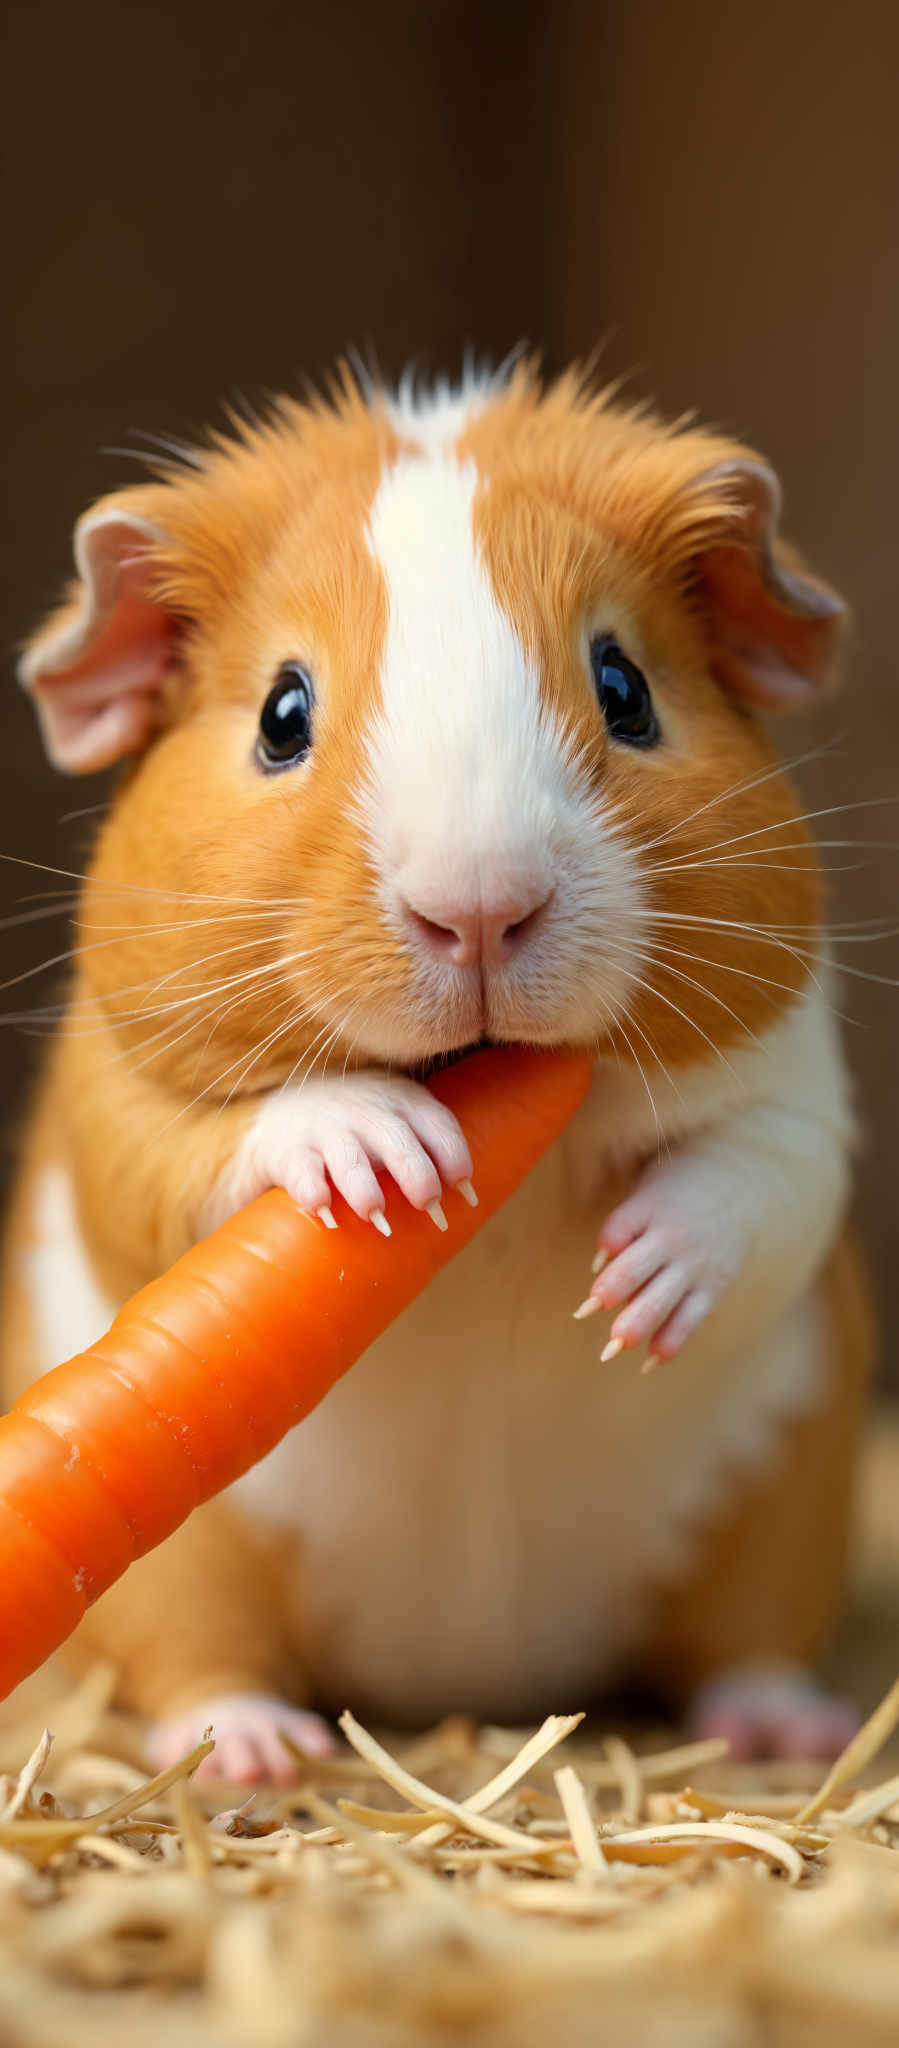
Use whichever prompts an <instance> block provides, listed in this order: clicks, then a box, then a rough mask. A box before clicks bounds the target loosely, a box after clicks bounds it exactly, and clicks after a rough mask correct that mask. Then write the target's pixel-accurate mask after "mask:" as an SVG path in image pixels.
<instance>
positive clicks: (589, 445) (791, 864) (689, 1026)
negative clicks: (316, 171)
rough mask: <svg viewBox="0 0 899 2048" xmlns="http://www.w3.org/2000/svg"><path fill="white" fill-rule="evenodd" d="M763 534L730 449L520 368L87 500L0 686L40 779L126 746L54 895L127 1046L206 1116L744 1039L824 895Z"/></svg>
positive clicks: (777, 587) (795, 683)
mask: <svg viewBox="0 0 899 2048" xmlns="http://www.w3.org/2000/svg"><path fill="white" fill-rule="evenodd" d="M778 516H779V493H778V487H777V484H776V481H775V479H774V477H773V475H772V473H771V472H770V470H769V469H768V468H767V466H766V465H765V464H764V463H762V462H761V461H760V460H759V459H758V458H757V457H755V456H753V455H752V454H750V453H748V452H747V451H745V450H743V449H742V448H740V447H739V446H737V445H736V444H734V443H731V442H728V441H726V440H723V439H721V438H718V437H715V436H711V435H707V434H705V433H703V432H701V431H698V430H675V429H672V428H669V427H666V426H664V425H663V424H661V423H660V422H658V421H657V420H656V419H654V418H653V417H651V416H650V415H648V414H645V413H641V412H639V411H627V410H624V409H621V408H619V407H616V406H615V405H614V404H613V403H611V402H610V401H609V400H608V398H607V397H606V396H604V395H603V394H592V393H590V392H589V391H588V390H587V389H586V388H585V387H584V385H583V383H582V382H581V381H579V380H578V379H577V378H576V377H575V376H574V375H571V376H568V377H566V378H563V379H562V380H561V381H560V382H559V383H557V384H555V385H554V386H551V387H550V388H549V389H548V390H543V389H542V388H541V387H540V385H539V383H538V381H537V380H536V378H535V377H534V376H533V375H532V374H531V373H530V371H528V370H526V369H519V370H517V371H516V372H514V373H513V375H512V376H511V378H510V379H508V380H506V381H504V382H496V381H494V382H490V381H489V380H488V381H485V382H483V383H480V384H479V383H473V384H471V385H463V387H462V388H461V389H460V390H459V391H456V392H450V391H447V390H443V389H439V390H438V391H437V392H436V393H434V394H431V395H429V396H424V397H421V398H419V397H417V396H416V395H415V394H414V393H413V392H412V391H411V390H410V389H408V388H405V387H403V388H401V391H400V394H399V396H398V398H395V399H394V398H389V397H388V396H387V395H385V394H382V393H379V392H375V393H373V394H371V395H369V396H367V397H363V395H361V394H360V393H358V392H357V391H355V390H354V389H353V388H351V387H350V386H349V385H345V386H343V387H341V388H340V389H339V390H338V392H337V394H336V396H335V398H334V401H333V403H331V404H329V405H310V406H301V405H298V404H293V403H290V402H284V403H283V404H281V405H279V406H278V407H277V408H276V409H275V410H274V411H273V413H272V414H271V416H270V417H269V419H268V420H267V421H265V422H264V423H263V424H261V425H260V426H258V427H252V428H246V429H244V430H242V431H241V433H240V434H239V435H237V436H236V437H235V438H234V439H220V440H216V441H213V442H211V443H210V444H209V446H208V447H207V448H205V449H203V450H201V451H198V452H195V453H192V455H191V460H190V462H189V463H187V464H185V465H184V466H182V467H180V468H177V469H172V470H171V471H170V472H168V473H167V474H166V475H165V476H164V477H161V478H160V479H159V480H157V481H154V482H151V483H149V484H147V485H145V486H142V487H139V488H137V489H135V490H132V491H126V492H122V493H120V494H118V495H117V496H116V497H114V498H112V499H108V500H105V501H104V502H103V503H102V504H101V505H100V506H99V507H97V508H95V509H94V511H93V512H91V513H89V514H87V515H86V518H85V519H84V520H83V521H82V522H81V525H80V528H79V529H78V533H77V536H76V563H77V567H78V571H79V580H78V584H77V586H76V589H75V591H74V593H73V595H72V597H71V598H70V601H69V603H68V605H67V606H66V607H65V608H64V609H63V610H62V611H61V612H60V613H58V614H57V615H56V616H55V618H54V619H52V620H51V621H50V623H49V625H48V626H47V627H46V628H45V629H44V631H43V633H41V634H40V635H39V636H38V637H37V639H36V640H35V641H34V642H33V643H32V645H31V647H30V648H29V650H28V652H27V653H26V656H25V659H24V662H23V670H22V673H23V680H24V682H25V684H26V687H28V688H29V689H30V690H31V691H32V692H33V693H34V695H35V697H36V698H37V701H38V705H39V708H40V711H41V716H42V721H43V725H44V730H45V733H46V736H47V742H48V746H49V749H50V752H51V754H52V756H53V758H54V759H56V760H57V761H58V762H59V763H60V765H62V766H64V767H70V768H75V769H83V768H87V767H93V766H101V765H106V764H107V763H108V762H109V760H110V759H112V758H114V757H116V756H118V755H119V754H128V755H130V756H132V757H133V759H134V765H133V766H132V767H131V769H130V771H129V773H128V774H127V775H126V776H125V778H124V779H123V781H122V783H121V784H120V786H119V789H118V792H117V795H116V797H115V800H114V803H113V806H112V810H111V814H110V817H109V819H108V821H107V823H106V825H105V827H104V829H103V831H102V832H101V835H100V838H99V842H98V846H97V850H96V856H95V859H94V862H93V865H92V870H91V878H90V881H89V884H88V887H87V889H86V892H85V899H84V908H83V912H82V927H83V933H82V936H83V940H84V944H85V948H86V950H85V951H84V953H83V955H82V969H81V972H82V975H83V976H84V977H86V979H87V981H88V983H89V985H90V988H91V990H92V991H93V993H94V995H95V996H96V998H97V999H98V1000H99V1001H100V1002H101V1003H102V1004H103V1005H104V1007H105V1008H107V1009H108V1010H109V1011H110V1013H112V1014H114V1016H115V1020H116V1022H117V1023H118V1025H119V1026H120V1027H121V1029H122V1030H123V1031H124V1033H125V1035H126V1038H130V1039H132V1040H133V1041H134V1043H135V1045H140V1046H142V1047H144V1046H145V1047H146V1052H145V1054H142V1056H144V1057H147V1058H148V1059H151V1060H154V1061H156V1062H157V1066H158V1070H160V1071H165V1072H166V1073H167V1074H168V1075H169V1076H170V1078H172V1079H173V1080H174V1081H175V1082H176V1084H177V1085H179V1086H180V1085H185V1086H186V1085H188V1083H189V1085H190V1086H191V1088H192V1090H194V1091H196V1089H197V1088H199V1089H201V1090H208V1091H209V1092H211V1093H213V1094H219V1095H222V1094H227V1093H229V1092H231V1091H232V1090H233V1089H234V1088H247V1087H254V1086H260V1085H262V1084H268V1083H270V1082H271V1081H272V1080H273V1079H276V1078H278V1077H279V1076H280V1077H281V1078H282V1079H283V1078H284V1077H285V1076H286V1075H288V1074H290V1073H297V1074H301V1073H303V1072H306V1071H310V1070H311V1067H312V1065H313V1064H314V1063H316V1062H318V1063H321V1064H324V1063H325V1062H327V1061H331V1062H332V1063H333V1062H334V1061H339V1062H340V1063H341V1064H342V1063H343V1062H344V1061H346V1060H350V1061H352V1062H353V1063H356V1064H360V1063H366V1062H371V1061H388V1062H391V1063H395V1064H398V1065H402V1066H406V1065H417V1064H419V1063H421V1062H424V1061H428V1060H430V1059H432V1058H435V1057H439V1056H440V1055H442V1054H445V1053H448V1052H451V1051H453V1050H457V1049H459V1048H461V1047H464V1046H466V1045H468V1044H470V1043H473V1042H476V1041H479V1040H482V1039H485V1038H486V1039H524V1040H529V1041H532V1042H541V1043H548V1044H551V1043H560V1042H580V1043H586V1044H590V1045H593V1046H596V1047H597V1048H598V1049H599V1048H601V1047H608V1048H609V1049H614V1050H615V1051H617V1052H618V1053H619V1054H620V1055H622V1056H623V1057H625V1058H638V1057H641V1056H642V1057H644V1058H645V1057H646V1055H647V1053H648V1054H649V1055H650V1056H651V1057H652V1058H653V1059H655V1060H657V1061H659V1062H661V1063H663V1064H664V1065H665V1066H666V1067H667V1066H670V1065H671V1064H672V1063H673V1064H675V1065H677V1064H680V1065H684V1064H687V1063H690V1062H695V1061H702V1060H707V1059H711V1058H714V1057H715V1055H716V1053H717V1052H718V1051H719V1050H721V1049H722V1048H724V1047H726V1046H727V1045H728V1044H729V1043H731V1042H732V1041H734V1040H735V1039H741V1038H744V1037H745V1036H746V1035H747V1034H748V1035H750V1036H756V1035H757V1034H758V1032H759V1030H760V1029H763V1028H764V1027H765V1026H766V1025H767V1024H768V1023H769V1022H771V1021H773V1019H774V1018H775V1017H776V1016H777V1014H778V1013H779V1011H780V1010H781V1009H782V1008H783V1007H784V1006H785V1005H786V1004H788V1003H789V1002H790V1001H792V1000H793V999H794V998H795V996H796V995H797V993H798V992H799V991H800V990H801V988H802V987H803V986H804V984H805V981H806V978H807V967H806V960H807V957H808V953H809V949H810V948H811V949H813V948H814V945H815V937H816V930H817V926H818V922H819V919H820V913H821V901H820V899H821V884H820V875H819V869H818V863H817V859H816V856H815V852H814V848H813V846H812V844H811V841H810V839H809V837H808V834H807V830H806V827H805V825H804V823H803V821H802V817H801V814H800V808H799V804H798V801H797V798H796V796H795V794H794V792H793V790H792V788H791V786H790V784H789V781H788V779H787V777H786V776H785V774H784V773H783V771H782V770H781V769H780V768H779V766H778V763H777V760H776V757H775V756H774V754H773V753H772V751H771V748H770V745H769V742H768V740H767V738H766V736H765V734H764V732H763V729H762V727H761V725H760V723H759V720H758V716H757V713H758V710H759V708H767V709H772V710H775V709H777V708H779V707H780V706H790V705H792V704H794V703H795V702H797V701H799V700H800V699H802V698H803V697H806V696H809V695H811V694H812V693H814V692H815V691H817V690H819V689H821V688H823V687H825V686H826V685H828V684H829V683H830V682H831V680H832V679H833V672H834V666H835V660H836V654H837V647H838V641H839V637H840V631H841V627H842V623H843V607H842V605H841V604H840V602H839V600H838V599H837V598H835V597H834V596H833V594H832V593H831V592H830V591H829V590H827V589H826V588H825V587H824V586H823V585H822V584H821V583H819V582H818V581H816V580H815V579H813V578H812V577H810V576H809V575H808V574H807V573H806V571H805V570H804V569H803V568H802V567H801V566H800V564H799V562H798V559H797V558H796V557H795V556H794V555H793V554H792V553H791V552H789V551H788V550H786V549H785V548H784V547H783V545H782V544H781V543H780V541H779V540H778V538H777V522H778ZM111 917H113V918H115V917H117V918H118V920H119V922H120V924H121V927H122V929H121V931H120V932H118V933H111V934H110V935H109V938H108V940H107V939H105V938H103V937H102V936H100V931H101V928H102V927H103V925H104V923H105V924H106V925H108V923H109V921H110V918H111Z"/></svg>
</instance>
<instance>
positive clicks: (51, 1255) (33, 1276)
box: [24, 1166, 118, 1372]
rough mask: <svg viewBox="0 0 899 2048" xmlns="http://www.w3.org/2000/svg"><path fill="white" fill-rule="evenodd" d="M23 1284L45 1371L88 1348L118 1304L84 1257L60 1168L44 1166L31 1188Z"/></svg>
mask: <svg viewBox="0 0 899 2048" xmlns="http://www.w3.org/2000/svg"><path fill="white" fill-rule="evenodd" d="M24 1263H25V1276H24V1277H25V1286H26V1290H27V1293H28V1298H29V1301H30V1304H31V1311H32V1315H33V1317H34V1326H35V1331H36V1333H37V1346H38V1355H39V1358H40V1363H41V1369H42V1371H44V1372H50V1371H51V1369H52V1367H53V1366H56V1365H63V1364H64V1363H65V1360H66V1359H67V1358H74V1357H75V1355H76V1353H77V1352H79V1351H87V1350H89V1349H90V1346H91V1345H92V1344H95V1343H96V1342H97V1339H98V1337H102V1336H103V1335H104V1333H105V1331H106V1330H108V1328H109V1325H110V1323H111V1322H112V1319H113V1317H114V1315H115V1313H116V1309H117V1306H118V1304H117V1303H116V1302H114V1301H111V1300H110V1298H109V1296H108V1295H107V1294H105V1293H104V1291H103V1289H102V1287H100V1286H99V1285H98V1283H97V1280H96V1279H95V1277H94V1274H93V1271H92V1269H91V1266H90V1264H89V1262H88V1259H87V1256H86V1253H85V1250H84V1246H83V1244H82V1241H81V1233H80V1231H79V1228H78V1218H77V1215H76V1211H75V1201H74V1196H73V1194H72V1184H71V1181H70V1179H69V1176H68V1174H67V1173H66V1171H65V1168H64V1167H62V1166H47V1167H45V1168H44V1170H43V1172H42V1173H41V1175H40V1176H39V1179H38V1182H37V1190H36V1194H35V1205H34V1215H33V1235H32V1241H31V1243H30V1245H29V1247H28V1249H27V1251H26V1253H25V1261H24Z"/></svg>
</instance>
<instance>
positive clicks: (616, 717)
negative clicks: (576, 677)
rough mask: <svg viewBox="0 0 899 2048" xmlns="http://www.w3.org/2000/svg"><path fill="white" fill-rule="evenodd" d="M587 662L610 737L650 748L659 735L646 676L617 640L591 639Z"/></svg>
mask: <svg viewBox="0 0 899 2048" xmlns="http://www.w3.org/2000/svg"><path fill="white" fill-rule="evenodd" d="M590 665H591V667H592V670H593V680H594V682H595V684H596V694H597V697H598V698H599V703H600V708H601V710H602V714H603V717H604V719H605V721H606V725H607V727H608V729H609V732H610V733H611V735H612V738H613V739H615V740H627V741H628V742H629V744H630V745H631V746H632V747H651V746H653V745H654V744H655V741H656V740H657V739H658V737H659V728H658V724H657V722H656V715H655V712H654V710H653V708H652V698H651V696H650V694H649V685H648V683H647V681H646V677H645V676H644V675H643V674H641V671H640V670H639V669H638V668H637V666H636V663H635V662H633V661H630V660H629V659H628V656H627V655H626V654H623V653H622V651H621V648H620V647H619V645H618V642H617V640H609V639H608V638H606V637H603V638H602V639H599V640H591V642H590Z"/></svg>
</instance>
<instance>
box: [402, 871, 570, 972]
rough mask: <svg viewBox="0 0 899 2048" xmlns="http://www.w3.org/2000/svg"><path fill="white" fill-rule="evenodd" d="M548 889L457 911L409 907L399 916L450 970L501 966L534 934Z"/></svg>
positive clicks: (444, 906)
mask: <svg viewBox="0 0 899 2048" xmlns="http://www.w3.org/2000/svg"><path fill="white" fill-rule="evenodd" d="M552 894H553V891H552V889H549V890H547V889H537V890H527V891H525V890H522V891H520V892H519V893H516V895H515V896H514V897H513V896H509V897H507V898H505V899H504V900H503V901H502V902H498V903H494V902H490V901H488V902H486V903H477V904H475V905H473V906H467V905H466V906H464V907H463V906H462V905H461V904H453V903H451V902H429V903H428V904H427V907H425V906H424V904H423V902H422V900H421V898H420V899H419V902H418V903H412V902H411V901H410V899H409V898H408V897H405V898H403V899H402V909H403V914H404V916H405V918H406V921H407V923H408V924H410V925H411V926H412V928H413V930H414V932H415V933H416V936H417V937H418V939H419V940H420V941H421V942H422V943H423V944H424V945H426V946H427V947H428V949H429V951H430V952H432V953H435V954H436V955H437V956H438V958H439V959H441V960H446V961H448V962H449V963H450V965H452V966H453V967H474V966H478V965H481V966H484V967H501V966H503V965H504V963H505V962H506V961H507V960H511V958H512V956H513V954H514V953H516V952H518V951H519V949H520V948H521V947H522V946H523V945H524V943H525V941H526V940H527V939H529V938H530V937H531V935H532V933H533V932H534V930H535V929H536V926H537V924H538V923H539V921H540V919H541V917H542V915H543V912H544V911H545V909H546V906H547V904H548V903H549V901H550V898H551V896H552Z"/></svg>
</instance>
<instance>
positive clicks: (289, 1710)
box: [147, 1693, 337, 1785]
mask: <svg viewBox="0 0 899 2048" xmlns="http://www.w3.org/2000/svg"><path fill="white" fill-rule="evenodd" d="M207 1728H211V1729H212V1733H213V1736H214V1738H215V1748H214V1749H213V1750H211V1751H210V1754H209V1755H208V1756H207V1757H204V1759H203V1762H202V1763H201V1765H200V1767H199V1769H198V1771H197V1772H196V1776H197V1777H198V1778H223V1779H225V1780H226V1782H227V1783H228V1784H229V1785H261V1784H273V1785H289V1784H292V1783H293V1782H294V1780H295V1778H296V1777H297V1775H298V1766H297V1761H296V1758H295V1757H292V1756H291V1754H290V1751H289V1750H287V1749H286V1748H285V1746H284V1744H283V1742H282V1741H281V1731H282V1729H283V1731H284V1734H285V1735H287V1736H289V1738H290V1740H291V1742H293V1743H294V1744H295V1746H296V1748H297V1749H299V1750H302V1752H303V1754H304V1756H308V1757H311V1758H313V1757H324V1756H332V1755H333V1754H334V1751H335V1750H336V1748H337V1740H336V1737H335V1735H334V1733H333V1731H332V1730H331V1729H330V1728H329V1726H328V1723H327V1721H323V1720H322V1718H321V1716H320V1715H319V1714H312V1713H309V1712H308V1711H307V1710H306V1709H305V1708H302V1707H291V1706H288V1705H287V1703H286V1701H284V1700H280V1699H277V1698H276V1697H275V1696H274V1695H273V1694H269V1693H226V1694H224V1695H222V1696H221V1697H220V1698H218V1699H211V1700H207V1701H205V1702H204V1701H201V1702H200V1703H199V1704H198V1705H197V1706H196V1707H191V1708H189V1709H188V1710H187V1712H186V1713H182V1714H173V1715H172V1716H171V1717H170V1719H168V1720H163V1721H157V1722H156V1724H155V1726H154V1727H153V1728H152V1729H151V1730H150V1732H149V1735H148V1737H147V1752H148V1755H149V1757H150V1760H151V1762H152V1764H153V1766H154V1768H155V1769H156V1770H157V1771H164V1770H168V1768H169V1766H170V1765H171V1764H175V1763H179V1762H180V1760H181V1758H182V1757H185V1756H188V1755H189V1754H190V1751H191V1750H192V1749H194V1748H195V1747H196V1745H197V1743H198V1742H202V1740H203V1736H204V1734H205V1732H206V1729H207Z"/></svg>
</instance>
